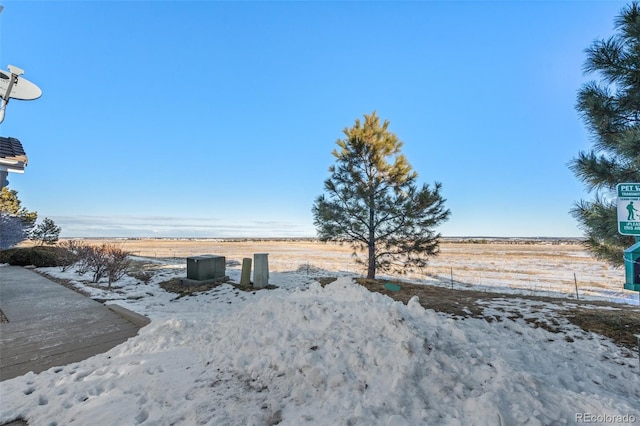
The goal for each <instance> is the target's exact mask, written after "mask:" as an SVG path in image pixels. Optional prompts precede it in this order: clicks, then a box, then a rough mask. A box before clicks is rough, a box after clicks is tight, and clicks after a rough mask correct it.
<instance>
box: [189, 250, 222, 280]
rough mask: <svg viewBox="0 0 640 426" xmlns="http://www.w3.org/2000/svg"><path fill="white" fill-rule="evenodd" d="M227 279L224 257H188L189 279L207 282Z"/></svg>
mask: <svg viewBox="0 0 640 426" xmlns="http://www.w3.org/2000/svg"><path fill="white" fill-rule="evenodd" d="M224 277H225V258H224V256H214V255H212V254H203V255H202V256H192V257H187V279H190V280H197V281H205V280H213V279H217V278H224Z"/></svg>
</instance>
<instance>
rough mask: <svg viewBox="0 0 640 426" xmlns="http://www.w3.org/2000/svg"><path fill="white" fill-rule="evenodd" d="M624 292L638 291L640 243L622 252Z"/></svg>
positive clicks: (639, 281)
mask: <svg viewBox="0 0 640 426" xmlns="http://www.w3.org/2000/svg"><path fill="white" fill-rule="evenodd" d="M624 276H625V278H626V280H625V283H624V288H625V290H633V291H640V242H638V243H635V244H634V245H632V246H631V247H629V248H628V249H626V250H625V251H624Z"/></svg>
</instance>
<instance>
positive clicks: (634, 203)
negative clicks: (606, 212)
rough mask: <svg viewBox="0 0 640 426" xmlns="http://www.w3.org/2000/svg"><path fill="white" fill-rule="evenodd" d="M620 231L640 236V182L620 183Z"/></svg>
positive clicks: (617, 188)
mask: <svg viewBox="0 0 640 426" xmlns="http://www.w3.org/2000/svg"><path fill="white" fill-rule="evenodd" d="M616 190H617V192H618V232H619V233H621V234H622V235H635V236H638V237H640V183H619V184H618V185H616Z"/></svg>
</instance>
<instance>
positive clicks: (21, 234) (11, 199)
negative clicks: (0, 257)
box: [0, 186, 38, 250]
mask: <svg viewBox="0 0 640 426" xmlns="http://www.w3.org/2000/svg"><path fill="white" fill-rule="evenodd" d="M37 218H38V214H37V213H36V212H30V211H28V210H27V209H26V208H24V207H22V203H21V202H20V199H19V198H18V192H17V191H15V190H9V189H8V188H7V187H6V186H5V187H3V188H2V190H1V191H0V249H2V250H4V249H7V248H9V247H12V246H14V245H16V244H18V243H19V242H21V241H23V240H24V239H26V238H27V236H28V235H29V231H30V229H31V228H32V227H33V224H34V223H35V222H36V219H37Z"/></svg>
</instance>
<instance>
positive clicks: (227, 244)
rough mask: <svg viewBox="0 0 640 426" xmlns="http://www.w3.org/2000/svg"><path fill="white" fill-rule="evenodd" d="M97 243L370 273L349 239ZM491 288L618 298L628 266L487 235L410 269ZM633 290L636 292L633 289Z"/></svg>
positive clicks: (278, 268)
mask: <svg viewBox="0 0 640 426" xmlns="http://www.w3.org/2000/svg"><path fill="white" fill-rule="evenodd" d="M83 241H85V242H87V243H89V244H103V243H108V244H115V245H117V246H118V247H120V248H122V249H123V250H127V251H129V252H131V253H132V254H134V255H136V256H143V257H152V258H175V259H184V258H186V257H188V256H194V255H200V254H216V255H221V256H225V257H226V258H227V261H236V262H238V263H240V262H242V259H243V258H245V257H253V254H254V253H268V254H269V267H270V269H271V270H272V271H275V272H287V271H298V272H305V271H314V272H318V271H326V272H327V273H339V272H345V273H355V274H364V269H363V268H362V266H360V265H358V264H356V263H355V262H354V261H353V258H352V250H351V248H350V247H349V246H348V245H338V244H334V243H321V242H315V241H301V240H268V241H267V240H264V241H262V240H256V241H253V240H229V241H225V240H215V239H85V240H83ZM400 278H405V279H409V280H412V281H416V280H417V281H420V280H426V281H429V282H432V281H434V280H435V281H439V282H442V283H452V284H454V285H456V286H465V287H471V288H474V289H480V290H482V289H485V288H489V287H502V288H513V289H516V288H517V289H521V290H522V289H524V290H526V291H527V292H530V293H531V294H542V295H546V294H551V293H562V294H575V287H576V284H577V285H578V288H579V292H580V294H582V295H585V296H586V295H600V296H603V295H604V296H605V297H607V296H610V297H611V298H618V297H620V295H622V294H623V292H622V290H621V289H622V285H623V282H624V271H623V270H621V269H616V268H612V267H610V266H609V265H607V264H605V263H603V262H600V261H597V260H595V259H593V258H592V257H591V256H589V254H588V253H587V252H586V251H585V250H584V249H583V247H582V246H581V245H579V244H576V243H567V242H564V243H553V244H552V243H550V242H538V243H531V242H529V243H526V244H525V243H522V242H521V243H520V244H514V243H513V242H512V241H489V242H485V241H481V243H471V242H451V241H444V242H442V243H441V253H440V255H439V256H437V257H435V258H433V259H432V260H430V262H429V265H428V266H427V267H426V268H424V269H423V270H421V271H418V272H416V273H409V274H406V275H404V276H403V277H400ZM628 293H630V292H628Z"/></svg>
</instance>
